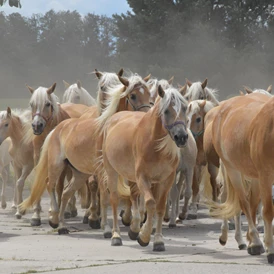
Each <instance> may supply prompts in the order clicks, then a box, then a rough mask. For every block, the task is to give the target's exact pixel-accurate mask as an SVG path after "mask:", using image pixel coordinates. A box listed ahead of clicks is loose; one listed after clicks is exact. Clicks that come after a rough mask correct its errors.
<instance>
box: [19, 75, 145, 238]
mask: <svg viewBox="0 0 274 274" xmlns="http://www.w3.org/2000/svg"><path fill="white" fill-rule="evenodd" d="M119 79H120V81H121V84H119V85H118V86H116V87H115V89H111V91H110V93H109V94H108V96H107V98H108V103H107V107H106V109H105V110H104V111H103V113H102V114H101V116H100V117H99V118H98V119H92V118H88V119H71V120H67V121H64V122H62V123H61V124H59V125H58V126H57V127H56V128H55V130H54V131H52V133H50V135H49V136H48V137H47V139H46V142H45V144H44V146H43V149H42V155H41V159H40V161H39V164H38V166H37V172H36V176H35V182H34V185H33V188H32V191H31V196H30V197H29V198H28V199H27V200H25V201H24V202H23V203H22V204H21V205H20V211H22V212H23V211H25V210H26V209H27V208H28V207H30V206H31V205H32V204H34V203H35V202H36V201H38V200H39V199H40V197H41V196H42V194H43V192H44V190H45V188H46V186H48V191H49V194H50V197H51V203H52V206H53V209H52V212H51V216H50V220H49V222H50V225H51V226H52V227H54V228H56V227H58V225H59V229H58V232H59V233H68V230H67V228H66V227H65V225H64V216H63V215H64V210H65V207H66V204H67V201H68V199H69V198H70V197H71V195H72V194H73V193H74V192H75V191H76V190H77V189H79V188H80V187H81V186H82V185H83V183H84V182H85V181H86V179H87V178H88V177H89V176H90V175H94V174H97V173H98V170H97V167H98V159H97V155H98V149H100V139H101V138H100V134H101V131H100V130H99V129H98V127H99V126H100V127H101V126H102V125H103V124H104V123H105V122H106V121H107V120H108V118H109V117H110V116H112V115H113V114H114V113H116V112H117V111H122V110H125V109H126V107H127V108H128V107H129V106H131V107H133V109H142V110H146V109H147V108H150V105H149V97H150V93H149V91H148V88H147V85H146V82H144V81H143V80H142V78H141V77H140V76H137V75H134V76H132V77H129V78H128V80H126V79H124V78H121V77H120V78H119ZM127 101H130V103H127ZM98 123H99V124H98ZM96 129H98V130H96ZM98 134H99V136H98ZM48 159H51V161H48ZM67 165H69V166H71V168H72V172H73V177H72V180H71V181H70V183H69V185H68V187H67V188H66V189H65V190H64V192H63V195H62V202H61V206H60V212H59V207H58V205H57V202H56V197H55V190H54V188H55V185H56V183H57V181H58V178H59V176H60V174H61V173H62V171H63V170H64V168H65V167H66V166H67ZM99 175H100V174H99ZM47 177H48V184H45V181H46V180H47ZM102 202H107V201H102ZM92 209H93V210H92V214H91V216H90V217H89V218H90V221H91V222H94V223H97V222H99V219H98V216H97V211H96V210H97V208H96V207H92ZM104 214H105V215H106V212H104V211H103V210H102V212H101V217H102V223H101V226H102V228H105V227H106V226H107V222H106V216H104ZM59 221H60V223H59ZM109 232H110V231H107V232H106V233H109ZM106 236H107V235H106Z"/></svg>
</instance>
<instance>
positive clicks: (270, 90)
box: [266, 85, 272, 93]
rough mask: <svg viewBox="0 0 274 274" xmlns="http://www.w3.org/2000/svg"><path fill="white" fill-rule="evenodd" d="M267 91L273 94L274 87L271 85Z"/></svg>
mask: <svg viewBox="0 0 274 274" xmlns="http://www.w3.org/2000/svg"><path fill="white" fill-rule="evenodd" d="M266 91H267V92H269V93H271V92H272V85H270V86H269V87H268V88H267V90H266Z"/></svg>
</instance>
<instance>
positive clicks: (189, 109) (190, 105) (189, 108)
mask: <svg viewBox="0 0 274 274" xmlns="http://www.w3.org/2000/svg"><path fill="white" fill-rule="evenodd" d="M191 107H192V104H189V107H188V110H187V112H188V113H189V112H190V111H191Z"/></svg>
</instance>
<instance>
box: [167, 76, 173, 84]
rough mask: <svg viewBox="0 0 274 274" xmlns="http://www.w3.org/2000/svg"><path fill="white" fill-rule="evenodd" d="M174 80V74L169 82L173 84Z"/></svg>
mask: <svg viewBox="0 0 274 274" xmlns="http://www.w3.org/2000/svg"><path fill="white" fill-rule="evenodd" d="M173 80H174V76H172V77H171V78H170V79H169V80H168V83H169V84H170V85H172V83H173Z"/></svg>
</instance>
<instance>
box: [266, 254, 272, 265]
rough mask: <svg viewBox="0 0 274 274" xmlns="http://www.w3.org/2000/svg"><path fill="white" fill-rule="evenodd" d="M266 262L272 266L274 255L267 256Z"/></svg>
mask: <svg viewBox="0 0 274 274" xmlns="http://www.w3.org/2000/svg"><path fill="white" fill-rule="evenodd" d="M267 261H268V263H269V264H274V254H268V255H267Z"/></svg>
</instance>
